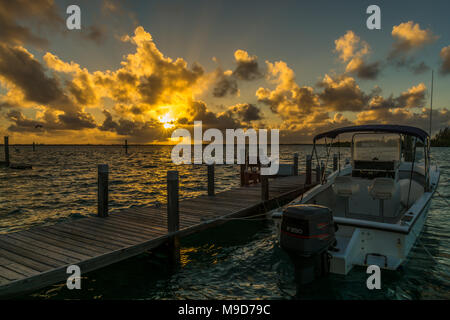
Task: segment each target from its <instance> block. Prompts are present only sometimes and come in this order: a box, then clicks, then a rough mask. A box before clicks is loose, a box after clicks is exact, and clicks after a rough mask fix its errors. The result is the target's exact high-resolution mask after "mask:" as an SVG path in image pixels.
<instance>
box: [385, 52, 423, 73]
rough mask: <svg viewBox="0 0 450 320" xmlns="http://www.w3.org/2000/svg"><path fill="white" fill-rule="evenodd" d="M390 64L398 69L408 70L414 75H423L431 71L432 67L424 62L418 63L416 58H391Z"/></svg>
mask: <svg viewBox="0 0 450 320" xmlns="http://www.w3.org/2000/svg"><path fill="white" fill-rule="evenodd" d="M388 62H389V63H390V64H391V65H393V66H394V67H396V68H406V69H408V70H409V71H411V72H412V73H414V74H422V73H425V72H427V71H428V70H430V67H429V66H428V65H427V64H426V63H425V62H424V61H421V62H416V58H414V57H406V56H395V57H392V56H390V57H388Z"/></svg>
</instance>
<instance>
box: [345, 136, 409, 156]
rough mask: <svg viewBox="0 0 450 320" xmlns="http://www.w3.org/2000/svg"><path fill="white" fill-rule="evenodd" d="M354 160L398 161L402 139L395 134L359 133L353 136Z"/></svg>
mask: <svg viewBox="0 0 450 320" xmlns="http://www.w3.org/2000/svg"><path fill="white" fill-rule="evenodd" d="M352 147H353V150H352V151H353V160H356V161H398V160H400V152H401V137H400V135H399V134H393V133H369V134H368V133H357V134H355V135H354V136H353V143H352Z"/></svg>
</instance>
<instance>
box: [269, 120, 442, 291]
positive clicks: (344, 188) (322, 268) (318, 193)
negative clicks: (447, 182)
mask: <svg viewBox="0 0 450 320" xmlns="http://www.w3.org/2000/svg"><path fill="white" fill-rule="evenodd" d="M342 137H344V138H345V139H346V140H347V142H350V141H351V159H347V163H346V164H345V165H343V166H342V167H341V165H340V162H341V161H340V152H339V161H338V162H339V165H338V166H337V168H336V170H335V171H333V172H331V173H329V174H327V173H326V172H325V170H322V171H319V172H321V174H320V175H319V177H320V179H319V180H320V181H318V183H317V185H316V186H315V187H314V188H312V189H310V190H309V191H308V192H306V193H305V194H303V195H302V196H300V197H299V198H297V199H295V200H294V201H292V202H291V203H289V204H288V205H286V206H284V207H282V208H280V209H279V210H277V211H276V212H275V213H273V214H272V218H273V219H274V221H275V223H276V225H277V230H278V232H279V238H278V239H279V243H280V245H281V247H282V248H283V249H285V250H286V251H287V252H288V254H289V256H290V257H291V258H292V260H293V262H294V264H296V269H298V275H299V277H300V278H301V279H300V280H301V281H302V282H303V283H306V282H310V281H312V280H313V279H314V278H317V277H318V276H320V275H321V274H324V273H327V272H331V273H336V274H342V275H345V274H347V273H348V272H350V270H352V268H353V267H354V266H369V265H378V266H379V267H381V268H384V269H391V270H395V269H397V268H398V267H399V266H400V265H401V264H402V263H403V262H404V261H405V259H406V257H407V256H408V254H409V252H410V251H411V248H412V247H413V245H414V243H415V241H416V239H417V237H418V236H419V234H420V232H421V231H422V229H423V226H424V224H425V220H426V218H427V214H428V209H429V207H430V202H431V198H432V196H433V194H434V192H435V191H436V188H437V186H438V183H439V176H440V172H439V168H438V166H437V165H434V164H433V165H432V164H431V162H430V138H429V135H428V134H427V133H426V132H425V131H423V130H421V129H419V128H415V127H410V126H398V125H363V126H352V127H345V128H339V129H336V130H331V131H328V132H325V133H322V134H319V135H317V136H316V137H314V147H313V152H312V157H313V159H314V158H315V159H316V160H317V162H319V156H318V152H317V149H318V146H317V145H316V143H317V141H319V140H322V139H324V140H325V144H324V145H325V147H326V151H327V155H328V156H327V160H326V161H327V162H328V158H329V156H330V155H331V150H332V149H333V148H336V147H337V148H339V146H340V145H341V143H338V144H337V146H336V141H337V139H342ZM339 141H342V140H339ZM421 153H422V155H420V154H421Z"/></svg>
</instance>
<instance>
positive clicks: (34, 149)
mask: <svg viewBox="0 0 450 320" xmlns="http://www.w3.org/2000/svg"><path fill="white" fill-rule="evenodd" d="M33 151H36V147H35V145H34V141H33Z"/></svg>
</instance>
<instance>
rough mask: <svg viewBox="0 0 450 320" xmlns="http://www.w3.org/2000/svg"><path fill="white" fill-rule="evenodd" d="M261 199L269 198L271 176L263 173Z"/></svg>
mask: <svg viewBox="0 0 450 320" xmlns="http://www.w3.org/2000/svg"><path fill="white" fill-rule="evenodd" d="M261 200H262V201H267V200H269V177H268V176H266V175H261Z"/></svg>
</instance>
